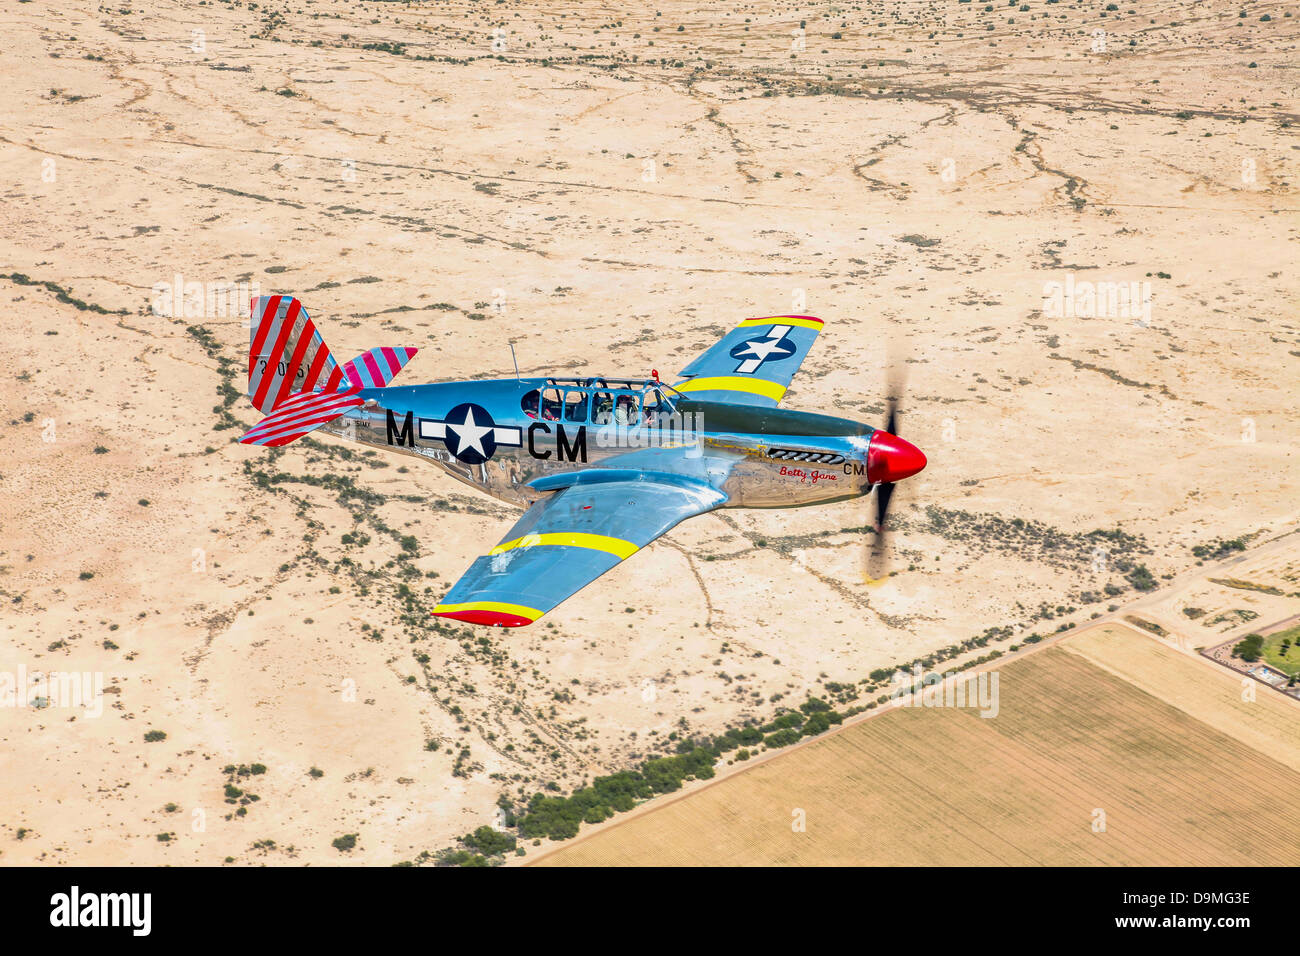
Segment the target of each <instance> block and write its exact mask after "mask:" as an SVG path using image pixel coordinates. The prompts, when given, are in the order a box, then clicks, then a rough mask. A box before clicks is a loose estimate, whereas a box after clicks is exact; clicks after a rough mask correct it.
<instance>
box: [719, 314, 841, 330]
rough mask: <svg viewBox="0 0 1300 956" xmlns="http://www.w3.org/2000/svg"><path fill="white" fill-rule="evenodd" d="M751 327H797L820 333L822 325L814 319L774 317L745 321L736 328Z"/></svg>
mask: <svg viewBox="0 0 1300 956" xmlns="http://www.w3.org/2000/svg"><path fill="white" fill-rule="evenodd" d="M753 325H797V326H799V327H800V328H804V329H812V330H813V331H814V332H820V331H821V330H822V326H823V325H824V323H822V322H818V321H817V320H815V319H799V318H794V317H792V316H785V315H774V316H772V317H771V318H770V319H746V320H745V321H744V322H741V323H740V324H739V325H737V326H736V328H738V329H743V328H747V327H749V326H753Z"/></svg>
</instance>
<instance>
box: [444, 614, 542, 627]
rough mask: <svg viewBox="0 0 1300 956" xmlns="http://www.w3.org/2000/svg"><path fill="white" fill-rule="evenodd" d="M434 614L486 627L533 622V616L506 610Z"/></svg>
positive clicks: (524, 625)
mask: <svg viewBox="0 0 1300 956" xmlns="http://www.w3.org/2000/svg"><path fill="white" fill-rule="evenodd" d="M433 616H434V617H449V618H451V619H452V620H453V621H464V622H465V623H466V624H482V625H484V626H486V627H527V626H528V625H529V624H532V623H533V622H532V619H531V618H526V617H523V616H521V615H519V614H507V613H505V612H504V611H434V612H433Z"/></svg>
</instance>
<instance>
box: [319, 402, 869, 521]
mask: <svg viewBox="0 0 1300 956" xmlns="http://www.w3.org/2000/svg"><path fill="white" fill-rule="evenodd" d="M360 397H361V398H363V399H364V400H365V404H364V405H362V406H361V407H359V408H354V409H352V410H350V411H349V412H348V413H347V414H346V415H344V416H342V417H340V418H337V419H335V420H334V421H333V422H330V423H329V424H327V425H325V426H323V427H322V428H321V431H325V432H329V433H331V434H334V435H338V436H340V437H343V438H346V439H349V440H353V441H356V442H359V443H361V444H363V445H367V446H369V447H373V448H378V449H384V450H388V451H391V452H396V453H398V454H404V455H412V456H415V457H419V458H423V459H426V460H428V461H431V462H433V463H434V464H436V465H438V466H439V467H440V468H442V469H443V470H444V471H446V472H447V473H448V474H450V475H451V476H452V477H454V478H456V479H458V480H460V481H463V482H465V483H466V484H469V485H473V486H474V487H475V488H478V489H479V490H481V491H483V492H485V493H487V494H489V495H491V496H493V497H495V498H498V499H500V500H502V501H506V502H509V503H511V504H514V505H518V506H520V507H528V506H529V505H530V504H532V503H533V502H534V501H536V500H538V499H539V498H541V497H543V496H544V495H546V494H548V493H550V492H551V491H553V490H555V489H556V488H557V487H562V486H563V484H564V482H565V479H564V477H563V476H565V475H568V474H571V473H573V472H576V471H583V470H587V469H602V468H605V469H616V470H626V471H628V472H629V473H631V472H636V473H640V474H645V475H654V474H655V473H663V474H672V475H676V476H679V477H683V478H690V479H695V480H699V481H703V482H706V483H707V484H709V485H711V486H712V487H715V488H717V489H718V490H719V491H722V492H723V493H724V494H726V496H727V503H726V506H727V507H742V508H789V507H798V506H801V505H811V504H820V503H825V502H830V501H838V500H841V499H846V498H854V497H858V496H860V495H863V494H866V493H867V492H868V491H869V490H870V489H871V485H872V483H873V482H872V481H871V478H870V477H869V475H868V470H869V446H870V444H871V439H872V436H873V435H874V434H876V433H877V429H874V428H872V427H871V426H870V425H864V424H860V423H858V422H854V421H850V420H848V419H843V418H836V417H833V416H829V415H820V414H814V413H811V412H799V411H792V410H789V409H784V408H762V407H758V406H754V405H743V404H732V403H722V402H704V401H696V400H692V399H690V398H689V397H687V396H684V395H682V394H680V393H677V392H675V391H673V390H672V389H671V388H670V387H668V386H664V385H661V384H659V383H657V382H653V381H649V382H642V381H631V380H617V379H605V378H585V379H559V378H521V379H514V378H511V379H496V380H480V381H468V382H441V383H436V384H430V385H414V386H390V387H387V388H372V389H365V390H363V391H362V392H361V394H360ZM880 434H881V436H884V435H885V433H883V432H881V433H880ZM877 480H879V478H878V477H877Z"/></svg>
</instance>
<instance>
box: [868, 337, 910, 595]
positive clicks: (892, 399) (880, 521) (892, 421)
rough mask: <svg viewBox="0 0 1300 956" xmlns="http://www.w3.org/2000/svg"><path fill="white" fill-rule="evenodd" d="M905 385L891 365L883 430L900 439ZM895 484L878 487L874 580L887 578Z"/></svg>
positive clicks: (898, 367) (898, 370)
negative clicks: (887, 523) (888, 523)
mask: <svg viewBox="0 0 1300 956" xmlns="http://www.w3.org/2000/svg"><path fill="white" fill-rule="evenodd" d="M905 384H906V375H905V373H904V369H903V367H902V366H901V365H900V364H898V363H891V364H890V367H889V374H888V378H887V382H886V386H887V393H886V396H885V424H884V429H883V430H884V431H886V432H888V433H889V434H890V435H895V436H898V437H900V438H901V437H902V436H901V435H899V434H898V406H899V405H900V404H901V401H902V395H903V390H904V386H905ZM895 484H896V482H893V481H882V482H880V483H878V484H877V485H876V536H875V539H874V540H873V541H872V543H871V549H870V555H869V558H868V571H867V574H868V576H869V577H870V578H871V579H872V580H880V579H881V578H883V577H884V576H885V567H886V561H885V555H886V550H887V548H886V542H885V534H886V529H885V519H886V518H887V517H888V515H889V502H890V500H891V499H892V498H893V497H894V486H895Z"/></svg>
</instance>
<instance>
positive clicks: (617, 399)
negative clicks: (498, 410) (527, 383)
mask: <svg viewBox="0 0 1300 956" xmlns="http://www.w3.org/2000/svg"><path fill="white" fill-rule="evenodd" d="M678 396H679V393H678V392H677V391H675V390H674V389H673V388H672V387H671V386H669V385H665V384H663V383H662V382H659V381H657V380H654V379H651V380H648V381H643V380H640V379H620V378H548V379H547V380H546V386H545V387H543V388H535V389H533V390H532V391H530V392H528V393H527V394H526V395H524V397H523V400H522V402H521V403H520V406H521V407H522V409H523V412H524V414H525V415H527V416H528V417H529V418H536V419H539V420H541V421H547V422H573V423H575V424H591V425H611V424H613V425H622V426H625V427H629V428H631V427H636V426H638V425H641V424H645V423H650V422H653V421H655V420H656V419H657V418H658V416H661V415H671V414H672V412H673V408H674V406H675V405H676V402H677V398H678Z"/></svg>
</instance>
